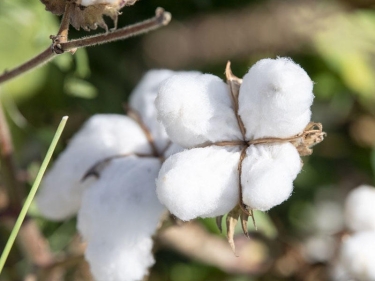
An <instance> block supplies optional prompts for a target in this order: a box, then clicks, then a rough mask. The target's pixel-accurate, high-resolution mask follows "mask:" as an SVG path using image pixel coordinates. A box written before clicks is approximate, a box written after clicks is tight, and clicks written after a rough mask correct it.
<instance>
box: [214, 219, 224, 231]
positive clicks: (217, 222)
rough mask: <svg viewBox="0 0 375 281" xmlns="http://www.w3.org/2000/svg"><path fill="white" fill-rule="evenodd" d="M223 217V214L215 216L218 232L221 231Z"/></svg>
mask: <svg viewBox="0 0 375 281" xmlns="http://www.w3.org/2000/svg"><path fill="white" fill-rule="evenodd" d="M223 217H224V216H218V217H216V225H217V228H218V229H219V231H220V233H221V232H223V228H222V226H221V225H222V221H223Z"/></svg>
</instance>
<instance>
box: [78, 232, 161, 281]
mask: <svg viewBox="0 0 375 281" xmlns="http://www.w3.org/2000/svg"><path fill="white" fill-rule="evenodd" d="M85 258H86V260H87V261H88V263H89V265H90V270H91V273H92V275H93V276H94V278H95V281H138V280H142V279H143V277H144V276H145V275H146V274H147V273H148V268H150V267H151V266H152V265H153V264H154V262H155V260H154V258H153V256H152V239H151V238H150V237H142V238H141V239H139V240H138V241H136V242H134V243H133V244H132V245H129V244H126V243H121V239H118V240H114V241H113V240H103V239H95V238H94V239H93V240H92V241H91V242H90V243H89V244H88V245H87V248H86V252H85Z"/></svg>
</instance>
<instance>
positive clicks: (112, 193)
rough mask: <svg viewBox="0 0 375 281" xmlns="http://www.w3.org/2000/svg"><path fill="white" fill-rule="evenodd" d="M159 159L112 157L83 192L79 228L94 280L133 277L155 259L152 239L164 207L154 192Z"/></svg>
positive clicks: (126, 280) (119, 280)
mask: <svg viewBox="0 0 375 281" xmlns="http://www.w3.org/2000/svg"><path fill="white" fill-rule="evenodd" d="M159 169H160V161H159V160H158V159H155V158H137V157H134V156H131V157H127V158H119V159H116V160H113V161H112V162H111V163H110V164H109V165H108V167H107V168H106V169H104V170H103V172H102V174H101V177H100V179H99V180H98V181H97V182H96V183H94V184H93V185H92V186H90V187H89V188H87V189H86V190H85V192H84V197H83V200H82V207H81V209H80V211H79V214H78V230H79V231H80V233H81V234H82V236H83V238H84V240H86V242H87V249H86V253H85V257H86V259H87V261H88V262H89V264H90V268H91V272H92V273H93V275H94V278H95V280H96V281H133V280H134V281H135V280H141V279H142V278H143V276H144V275H146V274H147V272H148V268H149V267H150V266H151V265H152V264H153V263H154V259H153V257H152V253H151V249H152V240H151V236H152V235H153V234H154V232H155V230H156V228H157V225H158V223H159V221H160V219H161V217H162V215H163V214H164V212H165V209H164V207H163V206H162V205H161V204H160V203H159V201H158V199H157V197H156V192H155V178H156V177H157V174H158V171H159Z"/></svg>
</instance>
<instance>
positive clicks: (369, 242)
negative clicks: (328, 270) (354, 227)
mask: <svg viewBox="0 0 375 281" xmlns="http://www.w3.org/2000/svg"><path fill="white" fill-rule="evenodd" d="M339 261H340V263H341V265H342V266H343V267H344V268H346V270H347V272H348V273H349V275H350V276H352V277H353V278H354V279H355V280H359V281H372V280H375V232H373V231H372V232H366V231H365V232H358V233H356V234H354V235H353V236H351V237H349V238H347V239H346V240H344V242H343V244H342V246H341V249H340V256H339Z"/></svg>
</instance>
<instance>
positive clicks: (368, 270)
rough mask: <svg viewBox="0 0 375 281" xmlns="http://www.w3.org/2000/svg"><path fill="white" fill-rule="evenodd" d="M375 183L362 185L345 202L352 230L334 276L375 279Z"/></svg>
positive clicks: (348, 278)
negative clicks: (373, 184)
mask: <svg viewBox="0 0 375 281" xmlns="http://www.w3.org/2000/svg"><path fill="white" fill-rule="evenodd" d="M374 202H375V187H372V186H368V185H361V186H359V187H357V188H355V189H354V190H352V191H351V192H350V193H349V194H348V196H347V199H346V202H345V212H344V214H345V223H346V226H347V228H348V231H349V232H348V233H347V234H346V235H344V237H343V238H342V242H341V245H340V247H339V249H338V256H337V258H336V260H335V261H333V265H332V268H331V274H332V278H333V279H334V280H338V281H339V280H358V281H372V280H375V223H374V220H375V212H374V207H373V205H374Z"/></svg>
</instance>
